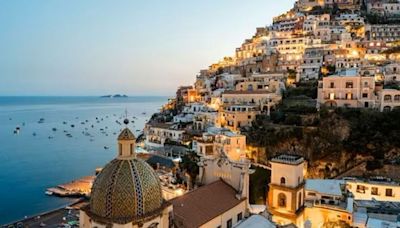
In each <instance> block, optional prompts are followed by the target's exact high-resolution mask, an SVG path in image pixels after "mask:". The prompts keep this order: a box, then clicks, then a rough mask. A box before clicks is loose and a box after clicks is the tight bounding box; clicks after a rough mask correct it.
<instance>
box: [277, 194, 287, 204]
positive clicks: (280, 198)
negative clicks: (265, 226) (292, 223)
mask: <svg viewBox="0 0 400 228" xmlns="http://www.w3.org/2000/svg"><path fill="white" fill-rule="evenodd" d="M278 206H279V207H286V195H285V194H284V193H279V194H278Z"/></svg>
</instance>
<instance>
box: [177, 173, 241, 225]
mask: <svg viewBox="0 0 400 228" xmlns="http://www.w3.org/2000/svg"><path fill="white" fill-rule="evenodd" d="M236 194H237V192H236V190H235V189H234V188H232V187H231V186H230V185H229V184H227V183H225V182H224V181H222V180H218V181H215V182H213V183H211V184H208V185H205V186H202V187H200V188H198V189H196V190H194V191H192V192H189V193H187V194H185V195H183V196H180V197H177V198H175V199H173V200H171V201H170V202H171V203H172V205H173V207H174V209H173V212H174V218H175V220H176V221H177V222H179V223H180V224H179V225H181V226H182V227H188V228H189V227H199V226H201V225H203V224H205V223H207V222H208V221H210V220H212V219H213V218H215V217H217V216H219V215H221V214H223V213H224V212H226V211H228V210H230V209H232V208H234V207H235V206H237V205H239V204H240V203H241V202H243V201H244V200H245V199H240V200H238V199H237V198H236Z"/></svg>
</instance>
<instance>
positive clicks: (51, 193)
mask: <svg viewBox="0 0 400 228" xmlns="http://www.w3.org/2000/svg"><path fill="white" fill-rule="evenodd" d="M44 194H46V195H48V196H51V195H53V192H51V191H45V192H44Z"/></svg>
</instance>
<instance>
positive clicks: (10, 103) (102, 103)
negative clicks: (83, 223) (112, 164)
mask: <svg viewBox="0 0 400 228" xmlns="http://www.w3.org/2000/svg"><path fill="white" fill-rule="evenodd" d="M166 100H167V98H166V97H130V98H113V99H110V98H97V97H0V224H6V223H9V222H11V221H14V220H17V219H20V218H23V217H24V216H30V215H35V214H38V213H41V212H44V211H48V210H51V209H54V208H57V207H61V206H63V205H66V204H68V203H69V202H70V200H69V199H66V198H57V197H54V196H46V195H45V194H44V192H45V190H46V188H48V187H53V186H56V185H58V184H62V183H65V182H69V181H71V180H73V179H76V178H79V177H82V176H86V175H93V174H94V171H95V169H96V167H101V166H103V165H105V164H106V163H107V162H108V161H110V160H111V159H113V158H114V157H115V155H116V152H115V151H116V150H115V149H116V146H115V145H116V137H117V135H118V133H119V131H120V130H121V129H122V128H123V126H122V125H120V124H119V123H117V121H118V122H120V123H122V122H123V119H124V117H125V110H127V113H128V117H129V119H130V120H132V121H134V123H131V124H129V126H130V128H131V129H133V130H134V132H135V133H136V135H138V134H139V133H140V131H141V130H142V129H143V127H144V123H145V122H146V120H147V119H149V118H150V116H151V115H152V114H153V113H154V112H156V111H158V109H159V108H160V107H161V105H162V104H163V103H165V102H166ZM133 117H136V118H135V119H134V118H133ZM41 118H43V121H42V123H40V119H41ZM72 125H73V126H72ZM92 125H93V127H92ZM16 127H20V131H19V133H18V134H14V130H15V129H16ZM67 134H70V135H71V136H72V137H68V136H67ZM105 147H108V148H109V149H105Z"/></svg>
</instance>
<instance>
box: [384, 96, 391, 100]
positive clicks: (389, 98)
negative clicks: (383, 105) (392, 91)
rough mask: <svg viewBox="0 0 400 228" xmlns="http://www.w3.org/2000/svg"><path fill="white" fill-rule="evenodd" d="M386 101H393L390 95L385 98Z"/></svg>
mask: <svg viewBox="0 0 400 228" xmlns="http://www.w3.org/2000/svg"><path fill="white" fill-rule="evenodd" d="M383 99H384V100H385V101H392V96H390V95H385V96H384V98H383Z"/></svg>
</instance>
